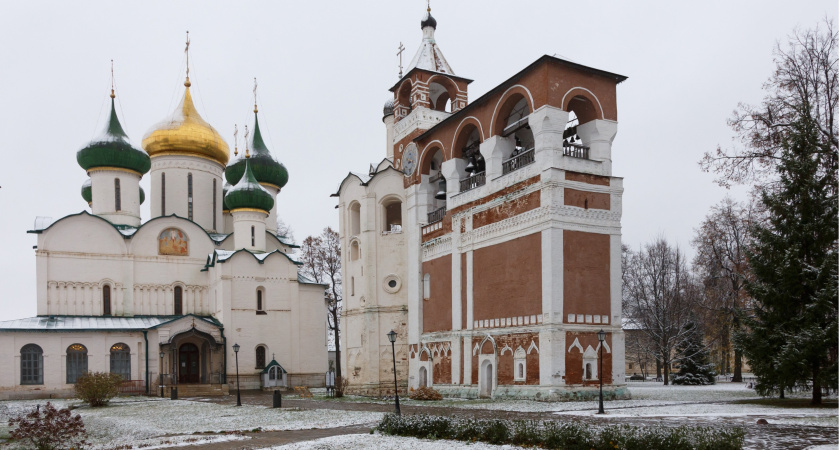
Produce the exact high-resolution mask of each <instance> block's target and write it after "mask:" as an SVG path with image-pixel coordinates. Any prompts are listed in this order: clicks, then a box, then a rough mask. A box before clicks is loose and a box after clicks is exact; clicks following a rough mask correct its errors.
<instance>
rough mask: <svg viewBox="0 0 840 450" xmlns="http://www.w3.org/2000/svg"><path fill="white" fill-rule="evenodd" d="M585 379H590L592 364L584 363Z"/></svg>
mask: <svg viewBox="0 0 840 450" xmlns="http://www.w3.org/2000/svg"><path fill="white" fill-rule="evenodd" d="M585 379H587V380H591V379H592V364H590V363H586V378H585Z"/></svg>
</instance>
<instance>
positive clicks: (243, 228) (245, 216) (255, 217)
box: [231, 209, 266, 252]
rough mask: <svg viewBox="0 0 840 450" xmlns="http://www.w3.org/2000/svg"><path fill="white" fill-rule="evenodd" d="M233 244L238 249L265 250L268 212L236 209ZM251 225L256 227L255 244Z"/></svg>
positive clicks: (234, 211) (233, 212) (232, 212)
mask: <svg viewBox="0 0 840 450" xmlns="http://www.w3.org/2000/svg"><path fill="white" fill-rule="evenodd" d="M231 214H233V244H234V248H235V249H236V250H239V249H242V248H244V249H246V250H251V251H257V252H264V251H265V231H266V229H265V228H266V225H265V224H266V214H265V213H263V212H259V211H248V210H243V209H234V210H233V211H231ZM251 227H253V228H254V241H253V242H254V244H253V245H251Z"/></svg>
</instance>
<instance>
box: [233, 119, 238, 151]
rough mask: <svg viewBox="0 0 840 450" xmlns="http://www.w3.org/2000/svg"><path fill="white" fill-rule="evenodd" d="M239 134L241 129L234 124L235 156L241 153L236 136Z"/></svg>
mask: <svg viewBox="0 0 840 450" xmlns="http://www.w3.org/2000/svg"><path fill="white" fill-rule="evenodd" d="M237 136H239V129H238V128H237V127H236V124H234V125H233V156H238V155H239V150H238V149H237V143H238V141H237V140H236V137H237Z"/></svg>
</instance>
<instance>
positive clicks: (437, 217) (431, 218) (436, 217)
mask: <svg viewBox="0 0 840 450" xmlns="http://www.w3.org/2000/svg"><path fill="white" fill-rule="evenodd" d="M445 215H446V206H441V207H440V208H438V209H436V210H434V211H432V212H430V213H429V214H428V215H427V216H428V222H427V224H428V223H435V222H440V221H441V220H443V216H445Z"/></svg>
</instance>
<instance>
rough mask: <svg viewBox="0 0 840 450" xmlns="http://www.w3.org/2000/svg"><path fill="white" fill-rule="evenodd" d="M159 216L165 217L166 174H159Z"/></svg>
mask: <svg viewBox="0 0 840 450" xmlns="http://www.w3.org/2000/svg"><path fill="white" fill-rule="evenodd" d="M160 215H161V216H165V215H166V173H161V174H160Z"/></svg>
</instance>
